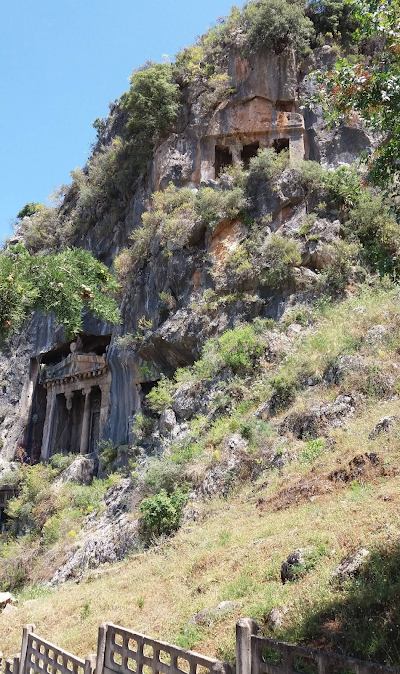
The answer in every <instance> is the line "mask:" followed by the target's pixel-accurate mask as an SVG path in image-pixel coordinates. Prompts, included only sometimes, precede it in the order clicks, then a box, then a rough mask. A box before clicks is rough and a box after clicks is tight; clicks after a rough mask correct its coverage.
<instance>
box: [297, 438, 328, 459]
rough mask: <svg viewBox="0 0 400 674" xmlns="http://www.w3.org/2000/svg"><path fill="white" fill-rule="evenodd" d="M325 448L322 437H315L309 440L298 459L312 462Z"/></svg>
mask: <svg viewBox="0 0 400 674" xmlns="http://www.w3.org/2000/svg"><path fill="white" fill-rule="evenodd" d="M324 449H325V441H324V439H323V438H316V439H315V440H309V442H307V444H306V446H305V447H304V448H303V450H302V452H301V457H300V460H301V462H302V463H312V462H313V461H315V459H317V458H318V457H319V456H320V455H321V454H322V452H323V451H324Z"/></svg>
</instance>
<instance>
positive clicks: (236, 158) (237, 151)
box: [229, 143, 243, 166]
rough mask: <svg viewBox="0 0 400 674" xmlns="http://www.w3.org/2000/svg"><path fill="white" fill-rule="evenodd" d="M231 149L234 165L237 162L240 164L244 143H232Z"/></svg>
mask: <svg viewBox="0 0 400 674" xmlns="http://www.w3.org/2000/svg"><path fill="white" fill-rule="evenodd" d="M229 149H230V151H231V153H232V164H233V166H236V165H237V164H240V162H241V160H242V150H243V145H242V144H241V143H237V144H235V145H231V146H230V148H229Z"/></svg>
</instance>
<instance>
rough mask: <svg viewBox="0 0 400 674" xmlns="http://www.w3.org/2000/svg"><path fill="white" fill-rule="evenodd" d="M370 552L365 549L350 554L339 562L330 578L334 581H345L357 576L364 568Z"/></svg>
mask: <svg viewBox="0 0 400 674" xmlns="http://www.w3.org/2000/svg"><path fill="white" fill-rule="evenodd" d="M369 554H370V552H369V550H366V549H365V548H361V549H360V550H356V551H355V552H350V553H349V554H348V555H346V556H345V557H343V559H341V560H340V563H339V564H338V566H337V567H336V568H335V569H334V570H333V572H332V578H334V579H335V580H347V579H348V578H354V577H355V576H357V575H358V574H359V573H360V571H361V569H362V567H363V566H364V564H365V562H366V560H367V558H368V556H369Z"/></svg>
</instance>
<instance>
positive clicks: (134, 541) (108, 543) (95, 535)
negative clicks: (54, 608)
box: [50, 479, 140, 587]
mask: <svg viewBox="0 0 400 674" xmlns="http://www.w3.org/2000/svg"><path fill="white" fill-rule="evenodd" d="M139 500H140V496H139V494H138V492H137V490H136V489H135V486H134V484H133V483H132V482H131V480H129V479H123V480H121V481H120V482H119V483H118V484H117V485H115V486H114V487H111V488H110V489H109V490H108V491H107V493H106V495H105V497H104V506H105V510H104V512H102V513H100V514H99V513H97V512H95V513H93V514H91V515H89V516H88V517H87V518H86V522H85V527H84V529H85V531H86V533H85V535H84V537H83V538H82V539H81V540H80V541H78V542H77V544H76V545H75V546H74V548H73V549H72V550H71V552H70V555H69V557H68V559H67V560H66V562H65V563H64V564H63V565H62V566H61V567H60V568H59V569H58V570H57V571H56V573H55V574H54V576H53V578H52V579H51V581H50V585H51V586H53V587H56V586H57V585H60V584H61V583H64V582H65V581H67V580H71V579H74V580H76V581H77V582H80V581H81V580H82V579H83V577H84V575H85V572H87V571H88V570H89V569H95V568H97V567H98V566H100V564H104V563H106V562H108V563H110V564H113V563H115V562H117V561H119V560H120V559H123V558H124V557H125V556H126V555H127V554H128V553H130V552H134V551H135V550H137V548H138V545H139V522H138V520H135V519H133V518H132V516H131V511H132V510H133V508H134V507H135V505H137V504H138V502H139Z"/></svg>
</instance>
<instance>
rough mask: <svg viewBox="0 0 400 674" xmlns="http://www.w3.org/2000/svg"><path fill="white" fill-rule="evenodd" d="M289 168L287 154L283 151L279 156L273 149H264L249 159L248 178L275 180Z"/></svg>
mask: <svg viewBox="0 0 400 674" xmlns="http://www.w3.org/2000/svg"><path fill="white" fill-rule="evenodd" d="M288 166H289V152H288V151H286V150H285V151H284V152H280V153H279V154H277V153H276V151H275V150H274V148H272V147H266V148H263V149H260V150H258V152H257V156H256V157H252V158H251V159H250V164H249V172H250V178H251V177H253V176H254V177H255V178H257V179H264V180H272V178H276V177H277V176H278V175H279V174H280V173H282V172H283V171H284V170H285V169H286V168H288Z"/></svg>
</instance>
